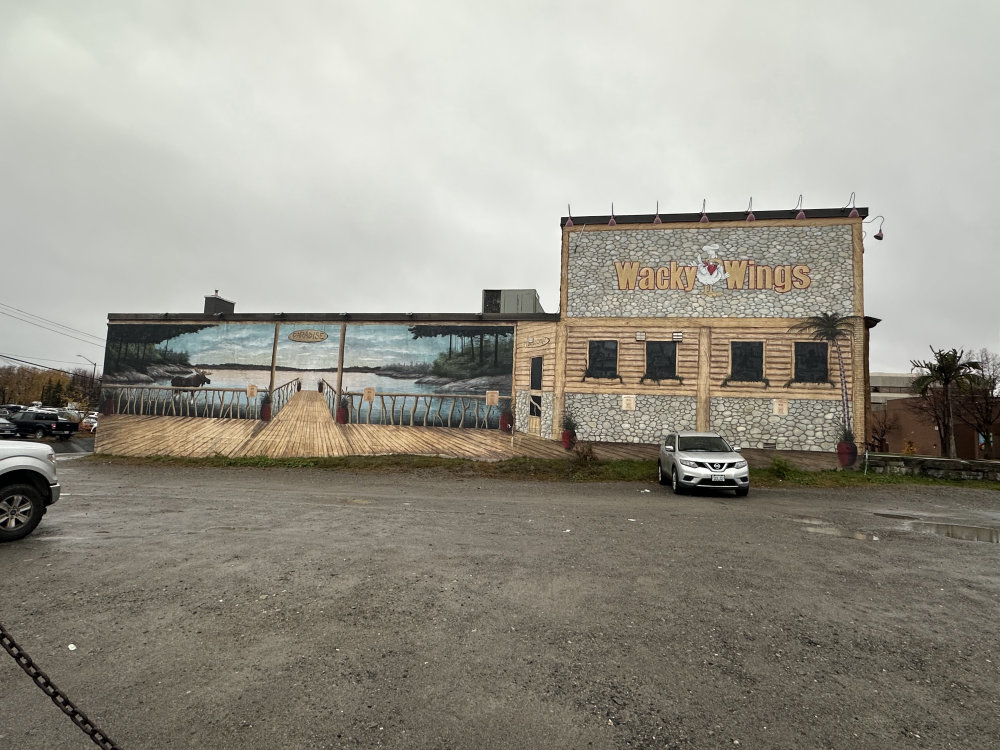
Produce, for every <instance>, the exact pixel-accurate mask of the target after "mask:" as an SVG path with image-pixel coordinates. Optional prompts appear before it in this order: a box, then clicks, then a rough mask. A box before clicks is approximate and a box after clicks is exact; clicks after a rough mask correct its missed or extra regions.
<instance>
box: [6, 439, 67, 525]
mask: <svg viewBox="0 0 1000 750" xmlns="http://www.w3.org/2000/svg"><path fill="white" fill-rule="evenodd" d="M61 492H62V488H61V487H60V486H59V481H58V478H57V477H56V454H55V451H53V450H52V446H50V445H39V444H38V443H29V442H25V441H23V440H14V441H8V442H4V443H2V444H0V542H11V541H14V540H15V539H21V538H22V537H25V536H27V535H28V534H30V533H31V532H32V531H34V529H35V527H36V526H38V522H39V521H41V520H42V516H43V515H45V511H46V510H47V509H48V507H49V506H50V505H52V503H54V502H56V501H57V500H58V499H59V494H60V493H61Z"/></svg>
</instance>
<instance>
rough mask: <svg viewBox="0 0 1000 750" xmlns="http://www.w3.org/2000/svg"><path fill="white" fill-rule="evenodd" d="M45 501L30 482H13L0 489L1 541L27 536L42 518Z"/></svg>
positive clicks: (10, 540)
mask: <svg viewBox="0 0 1000 750" xmlns="http://www.w3.org/2000/svg"><path fill="white" fill-rule="evenodd" d="M44 512H45V503H44V502H43V501H42V496H41V495H40V494H39V492H38V490H36V489H35V488H34V487H32V486H31V485H30V484H12V485H10V486H8V487H4V488H3V489H2V490H0V542H12V541H14V540H15V539H21V538H22V537H26V536H27V535H28V534H30V533H31V532H32V531H34V529H35V527H36V526H37V525H38V522H39V521H41V520H42V514H43V513H44Z"/></svg>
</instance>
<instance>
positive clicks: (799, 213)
mask: <svg viewBox="0 0 1000 750" xmlns="http://www.w3.org/2000/svg"><path fill="white" fill-rule="evenodd" d="M792 210H793V211H797V213H796V214H795V218H796V219H804V218H806V212H805V209H803V208H802V196H801V195H800V196H799V202H798V203H796V204H795V208H793V209H792Z"/></svg>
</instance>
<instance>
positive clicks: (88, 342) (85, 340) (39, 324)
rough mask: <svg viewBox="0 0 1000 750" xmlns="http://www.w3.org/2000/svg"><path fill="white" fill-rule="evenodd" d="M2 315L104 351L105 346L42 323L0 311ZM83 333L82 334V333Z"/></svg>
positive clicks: (87, 334)
mask: <svg viewBox="0 0 1000 750" xmlns="http://www.w3.org/2000/svg"><path fill="white" fill-rule="evenodd" d="M28 314H29V315H30V313H28ZM0 315H6V316H7V317H8V318H14V320H20V321H21V322H22V323H27V324H28V325H32V326H36V327H37V328H43V329H45V330H46V331H52V333H58V334H59V335H60V336H65V337H66V338H70V339H76V340H77V341H82V342H83V343H84V344H90V345H91V346H99V347H101V348H102V349H103V348H104V344H98V343H95V342H93V341H87V339H81V338H80V337H79V336H71V335H70V334H68V333H64V332H62V331H57V330H56V329H55V328H49V327H48V326H43V325H42V324H41V323H35V322H34V321H32V320H26V319H24V318H19V317H18V316H16V315H12V314H11V313H9V312H4V311H3V310H0ZM42 320H44V318H42ZM56 325H59V324H58V323H56ZM70 330H71V331H72V330H76V329H73V328H71V329H70ZM81 333H82V331H81ZM84 335H85V336H90V334H89V333H86V334H84ZM94 338H95V339H96V338H97V337H96V336H94Z"/></svg>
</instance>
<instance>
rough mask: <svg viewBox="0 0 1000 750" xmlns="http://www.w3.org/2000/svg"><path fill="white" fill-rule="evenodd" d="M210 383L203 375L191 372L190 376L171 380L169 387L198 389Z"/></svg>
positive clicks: (180, 376)
mask: <svg viewBox="0 0 1000 750" xmlns="http://www.w3.org/2000/svg"><path fill="white" fill-rule="evenodd" d="M211 382H212V381H211V380H209V379H208V378H207V377H206V376H205V375H204V374H203V373H200V372H192V373H191V374H190V375H178V376H177V377H175V378H171V380H170V385H172V386H173V387H174V388H198V387H200V386H203V385H205V384H206V383H211Z"/></svg>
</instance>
